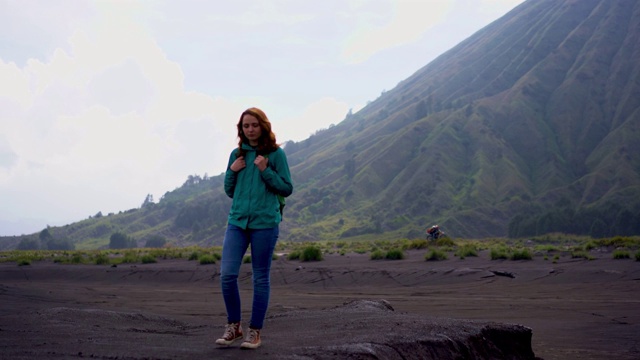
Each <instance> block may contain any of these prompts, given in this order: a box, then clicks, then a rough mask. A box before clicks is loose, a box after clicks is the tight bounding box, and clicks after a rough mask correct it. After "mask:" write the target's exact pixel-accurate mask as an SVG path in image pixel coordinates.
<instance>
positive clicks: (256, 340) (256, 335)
mask: <svg viewBox="0 0 640 360" xmlns="http://www.w3.org/2000/svg"><path fill="white" fill-rule="evenodd" d="M259 346H260V330H258V329H252V328H249V333H248V334H247V337H246V338H245V339H244V341H243V342H242V344H240V347H241V348H243V349H257V348H258V347H259Z"/></svg>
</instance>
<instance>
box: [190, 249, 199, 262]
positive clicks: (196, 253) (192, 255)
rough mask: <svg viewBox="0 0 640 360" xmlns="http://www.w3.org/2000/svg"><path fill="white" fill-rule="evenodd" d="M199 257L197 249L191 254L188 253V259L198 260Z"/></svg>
mask: <svg viewBox="0 0 640 360" xmlns="http://www.w3.org/2000/svg"><path fill="white" fill-rule="evenodd" d="M199 258H200V253H199V252H197V251H194V252H192V253H191V255H189V261H191V260H198V259H199Z"/></svg>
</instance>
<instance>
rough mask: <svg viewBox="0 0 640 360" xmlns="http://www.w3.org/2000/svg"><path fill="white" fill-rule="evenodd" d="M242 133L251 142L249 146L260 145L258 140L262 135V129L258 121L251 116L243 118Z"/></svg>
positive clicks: (245, 115)
mask: <svg viewBox="0 0 640 360" xmlns="http://www.w3.org/2000/svg"><path fill="white" fill-rule="evenodd" d="M242 133H243V134H244V136H245V137H246V138H247V139H248V140H249V145H251V146H256V145H258V139H260V135H262V128H261V127H260V122H259V121H258V119H257V118H256V117H255V116H253V115H251V114H244V115H243V116H242Z"/></svg>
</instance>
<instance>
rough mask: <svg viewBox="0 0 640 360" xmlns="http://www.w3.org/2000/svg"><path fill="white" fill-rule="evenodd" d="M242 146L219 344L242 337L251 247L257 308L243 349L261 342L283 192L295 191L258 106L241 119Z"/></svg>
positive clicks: (234, 179) (230, 181)
mask: <svg viewBox="0 0 640 360" xmlns="http://www.w3.org/2000/svg"><path fill="white" fill-rule="evenodd" d="M237 127H238V137H239V138H240V140H239V142H238V148H236V149H234V150H233V151H232V152H231V156H230V157H229V163H228V165H227V171H226V173H225V178H224V191H225V192H226V193H227V195H228V196H229V197H231V198H232V199H233V203H232V205H231V210H230V211H229V219H228V224H227V231H226V233H225V235H224V242H223V244H222V264H221V266H220V280H221V286H222V297H223V299H224V304H225V307H226V309H227V326H226V329H225V332H224V334H223V335H222V337H221V338H219V339H217V340H216V344H218V345H224V346H229V345H231V344H233V343H234V342H235V341H236V340H238V339H240V338H242V337H243V331H242V325H241V323H240V322H241V316H242V314H241V305H240V292H239V290H238V273H239V271H240V265H241V264H242V260H243V257H244V254H245V252H246V251H247V248H248V247H249V245H251V267H252V269H253V307H252V309H251V320H250V322H249V329H248V332H247V334H246V335H247V336H246V337H245V339H244V342H242V344H241V345H240V346H241V347H242V348H247V349H255V348H257V347H259V346H260V330H261V329H262V326H263V323H264V319H265V317H266V314H267V307H268V306H269V295H270V292H271V287H270V286H271V285H270V270H271V257H272V256H273V250H274V248H275V246H276V242H277V241H278V234H279V227H278V225H279V223H280V221H282V214H281V211H280V201H279V200H278V195H280V196H289V195H291V193H292V191H293V184H292V183H291V175H290V173H289V164H288V163H287V157H286V156H285V153H284V151H283V150H282V149H281V148H280V147H279V146H278V144H276V136H275V134H274V133H273V132H272V131H271V123H270V122H269V119H268V118H267V115H265V113H264V112H263V111H262V110H260V109H258V108H250V109H247V110H245V111H244V112H243V113H242V115H241V116H240V121H239V122H238V125H237Z"/></svg>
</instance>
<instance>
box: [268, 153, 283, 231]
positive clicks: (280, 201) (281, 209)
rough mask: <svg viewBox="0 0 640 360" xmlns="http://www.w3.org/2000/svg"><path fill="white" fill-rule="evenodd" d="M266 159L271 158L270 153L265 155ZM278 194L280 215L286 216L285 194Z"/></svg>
mask: <svg viewBox="0 0 640 360" xmlns="http://www.w3.org/2000/svg"><path fill="white" fill-rule="evenodd" d="M264 157H265V159H269V154H266V155H264ZM276 196H277V197H278V202H279V203H280V217H283V218H284V214H283V210H284V206H285V202H284V196H282V195H279V194H276Z"/></svg>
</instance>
